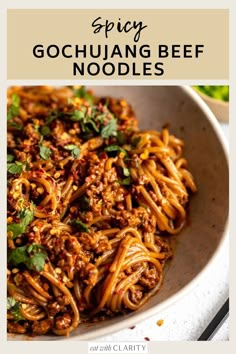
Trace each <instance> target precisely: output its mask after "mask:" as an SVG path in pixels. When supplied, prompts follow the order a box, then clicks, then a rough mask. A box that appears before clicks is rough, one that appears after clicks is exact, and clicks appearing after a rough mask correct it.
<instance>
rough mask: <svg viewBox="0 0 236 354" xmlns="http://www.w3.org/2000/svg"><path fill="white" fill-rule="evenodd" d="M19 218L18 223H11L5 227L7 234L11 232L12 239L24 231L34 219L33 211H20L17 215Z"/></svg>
mask: <svg viewBox="0 0 236 354" xmlns="http://www.w3.org/2000/svg"><path fill="white" fill-rule="evenodd" d="M19 218H20V223H18V224H16V223H12V224H9V225H7V232H9V231H11V232H12V233H13V236H12V238H13V239H14V238H16V237H17V236H19V235H21V234H23V233H24V232H25V231H26V227H27V226H28V225H29V224H30V223H31V221H32V220H33V218H34V211H33V210H30V209H22V210H21V211H20V213H19Z"/></svg>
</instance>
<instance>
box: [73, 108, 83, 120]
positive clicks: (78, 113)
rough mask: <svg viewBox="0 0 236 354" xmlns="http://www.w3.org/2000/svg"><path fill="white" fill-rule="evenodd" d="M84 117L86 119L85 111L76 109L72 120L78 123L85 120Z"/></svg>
mask: <svg viewBox="0 0 236 354" xmlns="http://www.w3.org/2000/svg"><path fill="white" fill-rule="evenodd" d="M84 117H85V113H84V112H83V111H79V110H78V109H75V110H74V113H73V115H72V116H71V117H70V120H72V121H73V122H78V121H80V120H82V119H84Z"/></svg>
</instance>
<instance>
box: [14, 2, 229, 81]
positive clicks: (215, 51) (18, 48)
mask: <svg viewBox="0 0 236 354" xmlns="http://www.w3.org/2000/svg"><path fill="white" fill-rule="evenodd" d="M228 27H229V13H228V10H213V9H211V10H102V9H100V10H8V13H7V79H8V80H39V79H46V80H50V79H51V80H54V79H58V80H71V79H76V80H79V79H83V80H88V79H89V80H91V79H94V80H97V79H103V80H104V79H119V80H122V79H124V80H127V79H129V80H132V79H135V80H137V79H142V80H143V79H145V80H153V79H154V80H157V79H162V80H165V79H169V80H170V79H171V80H181V79H182V80H186V79H192V80H228V78H229V33H228ZM94 31H95V33H94Z"/></svg>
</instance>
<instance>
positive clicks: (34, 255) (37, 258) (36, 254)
mask: <svg viewBox="0 0 236 354" xmlns="http://www.w3.org/2000/svg"><path fill="white" fill-rule="evenodd" d="M46 258H47V254H46V252H45V250H44V247H43V246H41V245H38V244H36V243H33V244H31V245H29V246H27V245H25V246H21V247H17V248H14V249H12V250H10V252H9V254H8V262H9V263H11V264H13V265H16V266H17V265H19V264H22V263H23V264H25V265H26V267H27V268H28V269H30V270H32V269H34V270H36V271H38V272H40V271H42V270H43V268H44V264H45V259H46Z"/></svg>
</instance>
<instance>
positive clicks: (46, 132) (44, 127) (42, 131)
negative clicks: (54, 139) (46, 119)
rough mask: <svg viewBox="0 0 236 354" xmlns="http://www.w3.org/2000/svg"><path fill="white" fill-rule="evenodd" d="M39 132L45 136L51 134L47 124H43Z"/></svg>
mask: <svg viewBox="0 0 236 354" xmlns="http://www.w3.org/2000/svg"><path fill="white" fill-rule="evenodd" d="M40 133H41V134H42V135H43V136H47V135H50V134H51V130H50V128H49V127H48V126H47V125H44V126H43V127H42V128H41V129H40Z"/></svg>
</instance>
